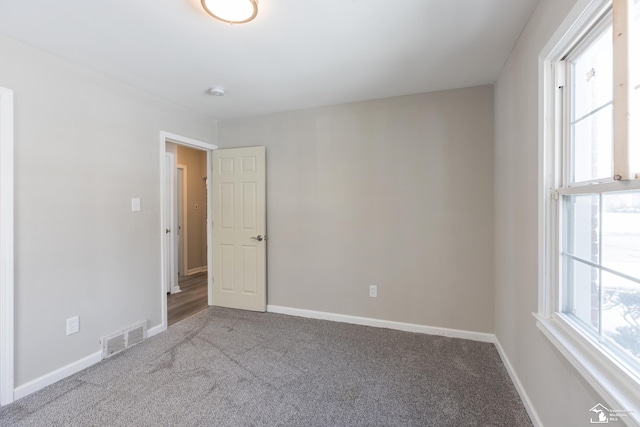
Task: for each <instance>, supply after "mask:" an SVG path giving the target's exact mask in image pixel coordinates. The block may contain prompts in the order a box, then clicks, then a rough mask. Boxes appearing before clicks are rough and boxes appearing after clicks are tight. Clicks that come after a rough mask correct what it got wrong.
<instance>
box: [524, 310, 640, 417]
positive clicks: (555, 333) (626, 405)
mask: <svg viewBox="0 0 640 427" xmlns="http://www.w3.org/2000/svg"><path fill="white" fill-rule="evenodd" d="M533 316H534V317H535V318H536V319H537V326H538V328H539V329H540V330H541V331H542V332H543V333H544V335H545V336H546V337H547V338H548V339H549V340H550V341H551V342H552V343H553V345H554V346H555V347H556V348H557V349H558V351H560V353H562V355H563V356H564V357H565V358H566V359H567V360H568V361H569V363H571V365H573V367H574V368H576V370H577V371H578V372H579V373H580V375H582V377H583V378H584V379H585V380H586V381H587V382H588V383H589V384H590V385H591V386H592V387H593V388H594V389H595V391H596V392H597V393H598V394H600V396H602V398H603V399H604V400H605V401H606V402H597V403H602V404H608V405H611V407H610V408H609V409H611V410H612V411H620V412H621V416H620V417H619V418H620V421H623V422H624V423H625V424H627V425H631V426H640V401H639V399H638V396H640V383H639V382H638V381H637V380H636V379H635V378H634V377H632V376H631V375H630V374H629V373H627V372H626V370H625V368H624V367H622V366H620V365H619V364H618V363H616V362H614V361H613V360H612V359H611V358H610V357H608V356H607V355H606V354H605V353H604V352H602V351H600V350H598V349H597V348H596V347H594V345H593V344H592V343H591V342H590V340H589V339H588V338H587V337H585V336H583V335H582V334H580V333H579V332H578V331H577V330H576V329H574V328H573V327H572V326H571V325H570V324H569V322H568V321H567V320H566V319H565V318H564V317H565V316H563V315H562V314H559V313H556V314H554V315H552V316H551V317H545V316H542V315H540V314H538V313H533ZM588 410H589V408H585V411H588ZM624 415H626V416H624Z"/></svg>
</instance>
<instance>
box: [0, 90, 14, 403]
mask: <svg viewBox="0 0 640 427" xmlns="http://www.w3.org/2000/svg"><path fill="white" fill-rule="evenodd" d="M13 126H14V125H13V91H12V90H11V89H6V88H3V87H0V304H1V306H0V406H4V405H8V404H9V403H12V402H13V387H14V354H15V353H14V264H13V263H14V254H13V251H14V243H13V226H14V221H13V215H14V206H13V203H14V198H13V191H14V190H13V189H14V174H13V173H14V169H13V162H14V159H13V145H14V140H13Z"/></svg>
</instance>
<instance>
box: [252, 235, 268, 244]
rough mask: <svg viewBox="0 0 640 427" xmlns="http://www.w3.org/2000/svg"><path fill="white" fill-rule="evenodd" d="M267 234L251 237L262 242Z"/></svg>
mask: <svg viewBox="0 0 640 427" xmlns="http://www.w3.org/2000/svg"><path fill="white" fill-rule="evenodd" d="M266 238H267V236H264V237H262V235H260V234H258V237H252V239H253V240H257V241H258V242H262V241H263V240H266Z"/></svg>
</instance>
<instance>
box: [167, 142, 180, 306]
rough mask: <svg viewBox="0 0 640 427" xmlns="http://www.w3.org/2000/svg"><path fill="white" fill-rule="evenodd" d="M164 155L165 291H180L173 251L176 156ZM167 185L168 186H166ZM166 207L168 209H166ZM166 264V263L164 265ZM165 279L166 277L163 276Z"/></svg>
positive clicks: (173, 292) (171, 154)
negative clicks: (167, 271)
mask: <svg viewBox="0 0 640 427" xmlns="http://www.w3.org/2000/svg"><path fill="white" fill-rule="evenodd" d="M164 157H165V163H164V165H165V169H164V172H165V177H164V183H165V188H164V189H165V191H166V193H165V196H166V197H167V198H169V200H167V199H166V198H165V203H167V202H168V206H165V213H166V212H167V210H168V211H169V212H170V213H169V218H166V217H165V218H164V220H165V221H167V222H165V223H164V225H163V228H165V242H166V239H167V237H168V238H169V247H168V248H166V250H167V252H169V253H168V254H165V255H169V259H170V260H171V264H170V265H169V274H170V275H171V278H170V279H169V280H167V282H166V283H165V292H167V293H172V294H175V293H178V292H180V286H178V282H177V279H176V275H177V273H176V270H175V269H176V263H175V262H174V261H175V259H176V252H175V247H176V245H175V240H176V238H175V235H176V227H175V225H176V224H175V223H176V213H175V206H176V205H175V199H176V182H175V179H176V178H175V174H173V173H171V172H172V171H173V170H175V166H176V156H175V155H174V154H173V153H169V152H165V153H164ZM167 163H169V165H168V170H167ZM167 186H168V188H167ZM167 207H168V208H169V209H167ZM167 230H169V232H167ZM165 266H166V265H165ZM165 279H166V278H165Z"/></svg>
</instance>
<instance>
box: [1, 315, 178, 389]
mask: <svg viewBox="0 0 640 427" xmlns="http://www.w3.org/2000/svg"><path fill="white" fill-rule="evenodd" d="M166 329H167V328H166V326H165V325H162V324H160V325H158V326H154V327H153V328H151V329H147V338H151V337H152V336H154V335H158V334H159V333H161V332H164V331H165V330H166ZM101 360H102V351H98V352H96V353H93V354H90V355H89V356H87V357H83V358H82V359H80V360H76V361H75V362H72V363H69V364H68V365H66V366H63V367H62V368H60V369H56V370H55V371H53V372H49V373H48V374H45V375H43V376H41V377H39V378H36V379H35V380H33V381H29V382H28V383H26V384H23V385H21V386H20V387H17V388H16V389H15V390H14V391H13V398H14V400H18V399H21V398H23V397H25V396H28V395H30V394H31V393H35V392H36V391H38V390H41V389H43V388H45V387H46V386H48V385H51V384H53V383H55V382H58V381H60V380H62V379H65V378H66V377H68V376H71V375H73V374H75V373H76V372H80V371H82V370H83V369H86V368H88V367H89V366H92V365H95V364H96V363H98V362H100V361H101Z"/></svg>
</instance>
